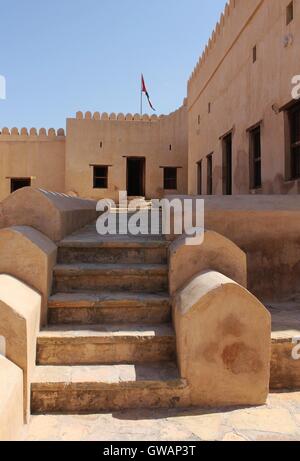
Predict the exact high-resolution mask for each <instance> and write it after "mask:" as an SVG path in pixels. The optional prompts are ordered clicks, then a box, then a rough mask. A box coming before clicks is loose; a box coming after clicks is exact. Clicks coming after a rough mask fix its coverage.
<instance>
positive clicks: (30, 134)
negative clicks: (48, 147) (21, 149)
mask: <svg viewBox="0 0 300 461" xmlns="http://www.w3.org/2000/svg"><path fill="white" fill-rule="evenodd" d="M7 137H19V138H24V139H25V138H32V139H34V138H40V139H48V138H49V139H53V138H57V139H62V138H65V130H64V129H63V128H59V129H58V130H55V129H54V128H49V129H48V130H47V129H46V128H40V129H39V130H38V129H37V128H30V129H29V130H28V129H27V128H21V129H19V128H16V127H14V128H11V129H9V128H7V127H4V128H2V129H1V130H0V140H1V139H4V138H5V139H7Z"/></svg>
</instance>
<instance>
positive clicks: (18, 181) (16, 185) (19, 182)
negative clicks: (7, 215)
mask: <svg viewBox="0 0 300 461" xmlns="http://www.w3.org/2000/svg"><path fill="white" fill-rule="evenodd" d="M30 186H31V178H11V180H10V191H11V193H13V192H15V191H16V190H19V189H22V188H23V187H30Z"/></svg>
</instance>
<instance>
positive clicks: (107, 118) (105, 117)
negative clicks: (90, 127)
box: [101, 112, 109, 120]
mask: <svg viewBox="0 0 300 461" xmlns="http://www.w3.org/2000/svg"><path fill="white" fill-rule="evenodd" d="M101 120H109V115H108V113H107V112H103V114H101Z"/></svg>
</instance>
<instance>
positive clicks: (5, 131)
mask: <svg viewBox="0 0 300 461" xmlns="http://www.w3.org/2000/svg"><path fill="white" fill-rule="evenodd" d="M1 134H3V135H5V136H9V135H10V130H9V128H7V127H6V126H5V127H4V128H3V129H2V132H1Z"/></svg>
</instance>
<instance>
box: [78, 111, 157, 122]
mask: <svg viewBox="0 0 300 461" xmlns="http://www.w3.org/2000/svg"><path fill="white" fill-rule="evenodd" d="M162 118H165V115H160V116H157V115H155V114H154V115H147V114H144V115H142V116H141V115H140V114H123V113H119V114H116V113H114V112H113V113H111V114H108V113H107V112H103V113H100V112H94V113H92V112H90V111H88V112H85V113H83V112H81V111H79V112H77V113H76V120H101V121H126V122H149V121H151V122H155V121H157V120H159V119H162Z"/></svg>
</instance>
